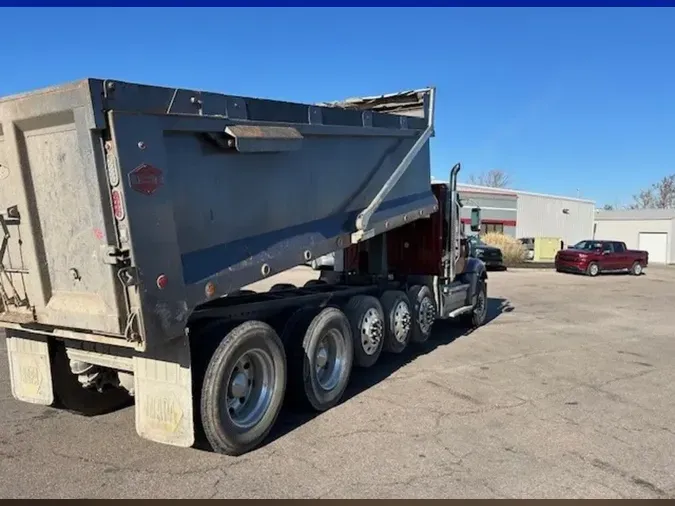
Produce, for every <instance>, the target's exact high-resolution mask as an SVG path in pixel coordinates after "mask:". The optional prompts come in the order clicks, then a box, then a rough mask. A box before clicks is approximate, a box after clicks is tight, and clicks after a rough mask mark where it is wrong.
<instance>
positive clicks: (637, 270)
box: [635, 264, 642, 275]
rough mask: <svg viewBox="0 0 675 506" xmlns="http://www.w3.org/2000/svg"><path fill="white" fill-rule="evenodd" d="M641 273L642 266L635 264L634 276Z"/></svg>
mask: <svg viewBox="0 0 675 506" xmlns="http://www.w3.org/2000/svg"><path fill="white" fill-rule="evenodd" d="M640 273H642V266H641V265H640V264H635V274H638V275H639V274H640Z"/></svg>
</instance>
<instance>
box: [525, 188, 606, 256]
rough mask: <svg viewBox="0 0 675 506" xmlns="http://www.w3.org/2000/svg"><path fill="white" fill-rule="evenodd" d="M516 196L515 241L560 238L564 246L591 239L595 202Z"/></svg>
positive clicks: (543, 195) (541, 196)
mask: <svg viewBox="0 0 675 506" xmlns="http://www.w3.org/2000/svg"><path fill="white" fill-rule="evenodd" d="M516 193H517V194H518V225H517V226H516V237H560V238H561V239H562V240H563V242H564V243H565V246H567V245H572V244H575V243H577V242H579V241H583V240H584V239H589V238H590V237H591V236H592V234H593V222H594V218H595V202H594V201H592V200H586V199H579V198H574V197H562V196H559V195H546V194H543V193H531V192H523V191H516Z"/></svg>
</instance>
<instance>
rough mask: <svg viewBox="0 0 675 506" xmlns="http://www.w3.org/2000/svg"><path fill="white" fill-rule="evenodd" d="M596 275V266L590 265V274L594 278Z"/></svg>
mask: <svg viewBox="0 0 675 506" xmlns="http://www.w3.org/2000/svg"><path fill="white" fill-rule="evenodd" d="M597 273H598V266H597V265H595V264H593V265H591V274H592V275H593V276H595V275H596V274H597Z"/></svg>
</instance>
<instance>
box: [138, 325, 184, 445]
mask: <svg viewBox="0 0 675 506" xmlns="http://www.w3.org/2000/svg"><path fill="white" fill-rule="evenodd" d="M133 364H134V389H135V394H134V396H135V398H136V399H135V400H136V431H137V432H138V435H139V436H141V437H143V438H145V439H149V440H151V441H156V442H158V443H164V444H169V445H174V446H182V447H188V446H192V444H193V443H194V441H195V434H194V432H195V431H194V421H193V413H192V371H191V369H190V346H189V343H188V338H187V337H182V338H178V339H176V340H175V341H171V342H168V343H166V345H163V346H162V347H161V348H160V349H158V350H157V351H156V352H154V353H148V354H147V355H140V356H135V357H134V358H133Z"/></svg>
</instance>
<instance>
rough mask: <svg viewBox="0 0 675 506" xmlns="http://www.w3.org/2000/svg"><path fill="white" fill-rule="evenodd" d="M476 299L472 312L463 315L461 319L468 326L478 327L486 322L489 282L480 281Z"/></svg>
mask: <svg viewBox="0 0 675 506" xmlns="http://www.w3.org/2000/svg"><path fill="white" fill-rule="evenodd" d="M476 289H477V295H476V301H475V302H474V307H473V309H472V310H471V312H470V313H466V314H464V315H462V316H461V321H462V323H464V324H465V325H466V326H467V327H470V328H473V329H475V328H478V327H480V326H481V325H483V324H484V323H485V320H486V318H487V310H488V297H487V283H486V282H485V281H483V280H479V281H478V286H477V287H476Z"/></svg>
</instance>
